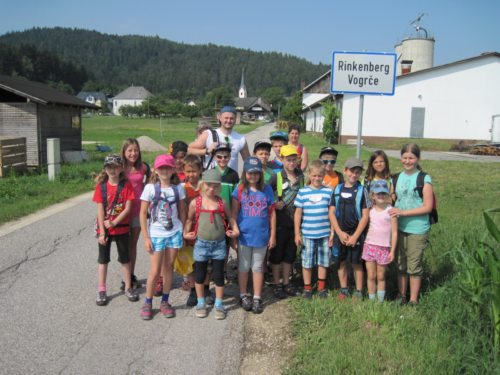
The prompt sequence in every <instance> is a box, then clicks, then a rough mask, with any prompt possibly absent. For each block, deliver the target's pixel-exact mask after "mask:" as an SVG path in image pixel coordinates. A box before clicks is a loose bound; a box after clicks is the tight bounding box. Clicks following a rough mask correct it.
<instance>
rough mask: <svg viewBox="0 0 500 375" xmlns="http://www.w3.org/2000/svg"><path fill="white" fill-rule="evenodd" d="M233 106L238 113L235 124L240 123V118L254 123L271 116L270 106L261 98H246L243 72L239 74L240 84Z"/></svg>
mask: <svg viewBox="0 0 500 375" xmlns="http://www.w3.org/2000/svg"><path fill="white" fill-rule="evenodd" d="M234 105H235V107H236V110H237V111H238V114H237V118H236V123H237V124H239V123H240V122H241V119H242V117H243V118H245V119H247V120H251V121H255V120H265V119H266V118H268V117H269V115H271V105H270V104H269V103H268V102H267V101H266V100H265V99H264V98H261V97H257V96H254V97H247V88H246V86H245V76H244V72H242V73H241V83H240V88H239V90H238V97H237V98H234Z"/></svg>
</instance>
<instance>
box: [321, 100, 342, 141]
mask: <svg viewBox="0 0 500 375" xmlns="http://www.w3.org/2000/svg"><path fill="white" fill-rule="evenodd" d="M321 106H322V107H323V118H324V120H323V138H325V141H327V142H328V143H338V141H339V128H338V120H339V118H340V111H339V110H338V109H337V107H336V106H335V104H334V103H333V102H332V101H325V102H324V103H323V104H322V105H321Z"/></svg>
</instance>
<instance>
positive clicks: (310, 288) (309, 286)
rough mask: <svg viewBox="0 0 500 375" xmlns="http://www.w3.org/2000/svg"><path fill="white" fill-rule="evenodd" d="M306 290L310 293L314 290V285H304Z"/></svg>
mask: <svg viewBox="0 0 500 375" xmlns="http://www.w3.org/2000/svg"><path fill="white" fill-rule="evenodd" d="M304 290H307V291H308V292H310V291H311V290H312V285H311V284H304Z"/></svg>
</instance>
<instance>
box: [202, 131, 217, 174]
mask: <svg viewBox="0 0 500 375" xmlns="http://www.w3.org/2000/svg"><path fill="white" fill-rule="evenodd" d="M209 130H210V133H212V142H213V143H219V135H218V134H217V131H216V130H215V129H209ZM205 158H206V156H202V157H201V165H202V169H203V170H204V171H205V170H207V169H210V164H212V161H213V160H214V153H213V152H212V154H211V155H210V159H208V162H207V163H206V164H205V160H206V159H205ZM205 166H206V167H205Z"/></svg>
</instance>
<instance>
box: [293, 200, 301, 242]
mask: <svg viewBox="0 0 500 375" xmlns="http://www.w3.org/2000/svg"><path fill="white" fill-rule="evenodd" d="M301 220H302V208H300V207H297V208H295V214H294V215H293V229H294V231H295V245H297V247H300V246H302V238H300V222H301Z"/></svg>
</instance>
